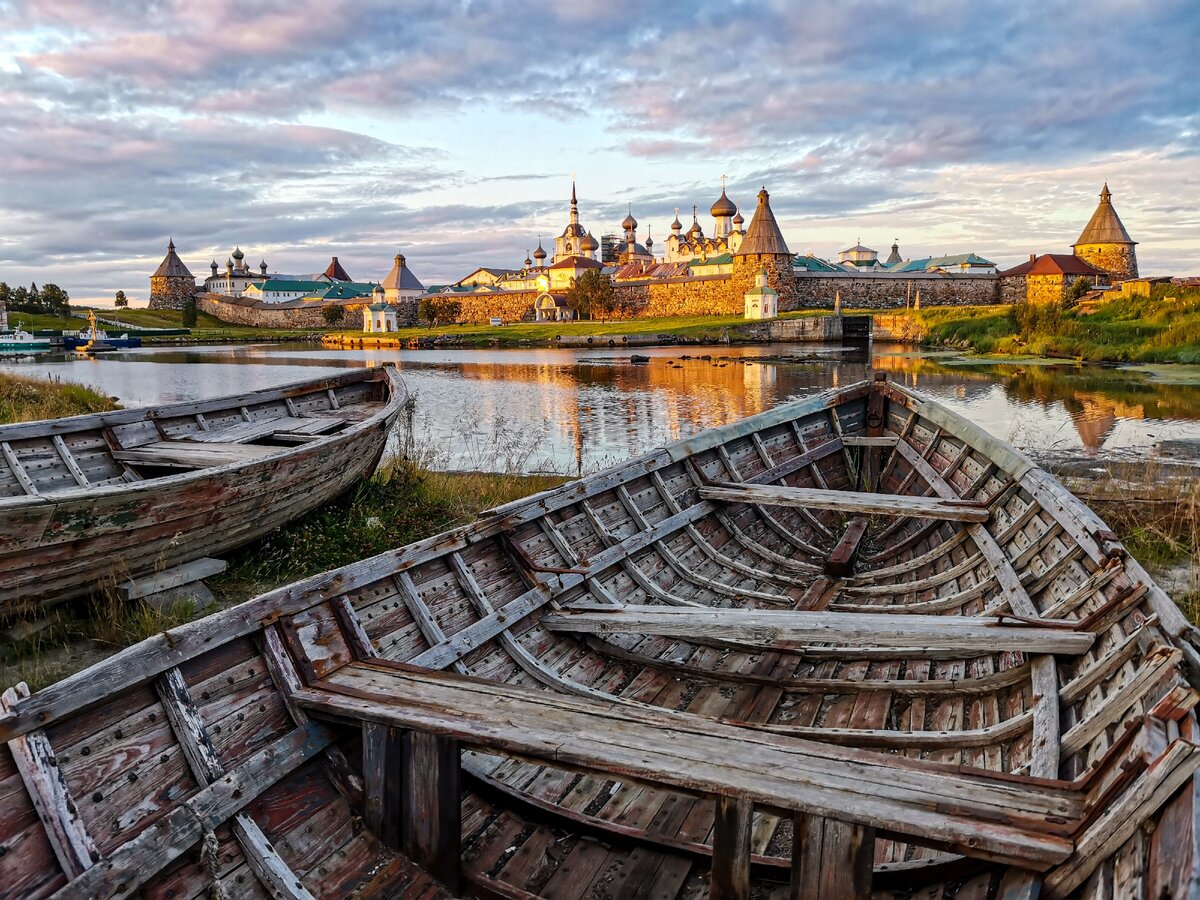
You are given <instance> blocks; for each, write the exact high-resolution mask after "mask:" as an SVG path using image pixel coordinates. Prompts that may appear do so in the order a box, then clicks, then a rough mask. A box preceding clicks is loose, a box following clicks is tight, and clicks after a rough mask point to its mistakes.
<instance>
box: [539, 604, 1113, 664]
mask: <svg viewBox="0 0 1200 900" xmlns="http://www.w3.org/2000/svg"><path fill="white" fill-rule="evenodd" d="M542 625H543V626H544V627H545V628H548V629H549V630H551V631H568V632H575V633H583V634H658V635H664V636H669V637H702V638H719V639H722V640H734V641H753V642H794V643H810V642H811V643H826V642H830V643H839V644H862V645H865V646H872V647H891V648H910V649H913V650H916V651H920V650H922V649H930V648H937V649H943V650H945V649H949V650H956V651H963V652H970V651H977V650H987V651H1001V650H1021V651H1024V652H1026V653H1061V654H1064V655H1078V654H1081V653H1086V652H1087V651H1088V649H1089V648H1090V647H1091V645H1092V641H1093V639H1094V635H1091V634H1086V633H1081V632H1074V631H1067V630H1065V629H1061V628H1039V627H1036V626H1027V625H1006V624H1001V620H999V619H989V618H984V617H981V616H920V615H913V616H879V615H874V614H871V613H846V612H809V611H793V610H774V609H697V608H694V607H667V606H653V607H650V606H618V607H612V606H601V605H578V606H573V607H570V608H569V609H567V610H564V611H563V612H558V613H547V614H545V615H543V616H542Z"/></svg>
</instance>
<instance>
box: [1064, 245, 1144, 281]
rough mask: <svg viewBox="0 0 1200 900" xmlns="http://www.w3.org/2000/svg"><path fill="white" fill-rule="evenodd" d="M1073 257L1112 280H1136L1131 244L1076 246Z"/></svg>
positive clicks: (1136, 268)
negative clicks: (1109, 275)
mask: <svg viewBox="0 0 1200 900" xmlns="http://www.w3.org/2000/svg"><path fill="white" fill-rule="evenodd" d="M1075 255H1076V256H1078V257H1079V258H1080V259H1082V260H1083V261H1084V262H1087V263H1091V264H1092V265H1093V266H1095V267H1096V268H1097V269H1103V270H1104V271H1105V272H1108V273H1110V274H1111V275H1112V277H1113V278H1115V279H1117V280H1120V279H1122V278H1137V277H1138V265H1137V253H1136V252H1135V251H1134V248H1133V244H1076V245H1075Z"/></svg>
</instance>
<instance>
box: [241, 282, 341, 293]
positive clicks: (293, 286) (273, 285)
mask: <svg viewBox="0 0 1200 900" xmlns="http://www.w3.org/2000/svg"><path fill="white" fill-rule="evenodd" d="M253 287H255V288H256V289H258V290H260V291H289V292H293V293H294V292H296V291H301V292H303V293H306V294H307V293H313V294H315V293H317V292H318V291H323V290H325V289H326V288H328V287H329V282H328V281H286V280H283V279H275V278H270V279H268V280H266V281H264V282H261V283H260V284H256V285H253Z"/></svg>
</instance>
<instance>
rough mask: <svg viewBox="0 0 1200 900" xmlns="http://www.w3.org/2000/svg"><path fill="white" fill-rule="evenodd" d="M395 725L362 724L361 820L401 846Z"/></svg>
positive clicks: (399, 737) (398, 743)
mask: <svg viewBox="0 0 1200 900" xmlns="http://www.w3.org/2000/svg"><path fill="white" fill-rule="evenodd" d="M402 738H403V732H402V731H401V730H400V729H399V728H389V727H388V726H386V725H379V724H376V723H374V722H364V723H363V726H362V753H363V757H362V770H363V820H364V821H365V822H366V824H367V828H368V829H369V830H370V831H371V833H372V834H374V835H375V837H377V838H379V840H381V841H382V842H383V843H384V844H385V845H386V846H388V847H391V848H392V849H393V850H399V849H401V835H402V834H403V824H402V822H403V818H402V816H403V813H402V811H401V794H402V784H401V771H402V766H401V756H402V750H401V740H402Z"/></svg>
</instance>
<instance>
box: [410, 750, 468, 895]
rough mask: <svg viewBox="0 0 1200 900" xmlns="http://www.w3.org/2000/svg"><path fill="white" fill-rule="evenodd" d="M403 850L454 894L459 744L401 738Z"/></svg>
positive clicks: (458, 858)
mask: <svg viewBox="0 0 1200 900" xmlns="http://www.w3.org/2000/svg"><path fill="white" fill-rule="evenodd" d="M402 747H403V753H402V757H401V758H402V773H401V800H400V809H401V821H402V822H403V823H404V824H403V840H402V845H403V846H402V849H403V850H404V853H405V855H406V856H408V857H409V859H411V860H412V861H413V862H415V863H416V864H417V865H419V866H420V867H421V868H423V869H425V870H426V871H427V872H429V873H430V874H432V875H433V876H434V877H435V878H436V879H437V880H438V881H440V882H441V883H442V884H444V885H445V886H446V887H447V888H448V889H449V890H450V891H451V892H453V893H455V894H457V893H458V891H459V888H460V883H461V881H462V846H461V843H462V822H461V812H460V810H461V808H462V788H461V783H460V782H461V777H462V775H461V761H460V751H459V744H458V741H456V740H454V739H453V738H447V737H441V736H438V735H433V734H428V733H424V732H420V731H409V732H405V734H404V736H403V739H402Z"/></svg>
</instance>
